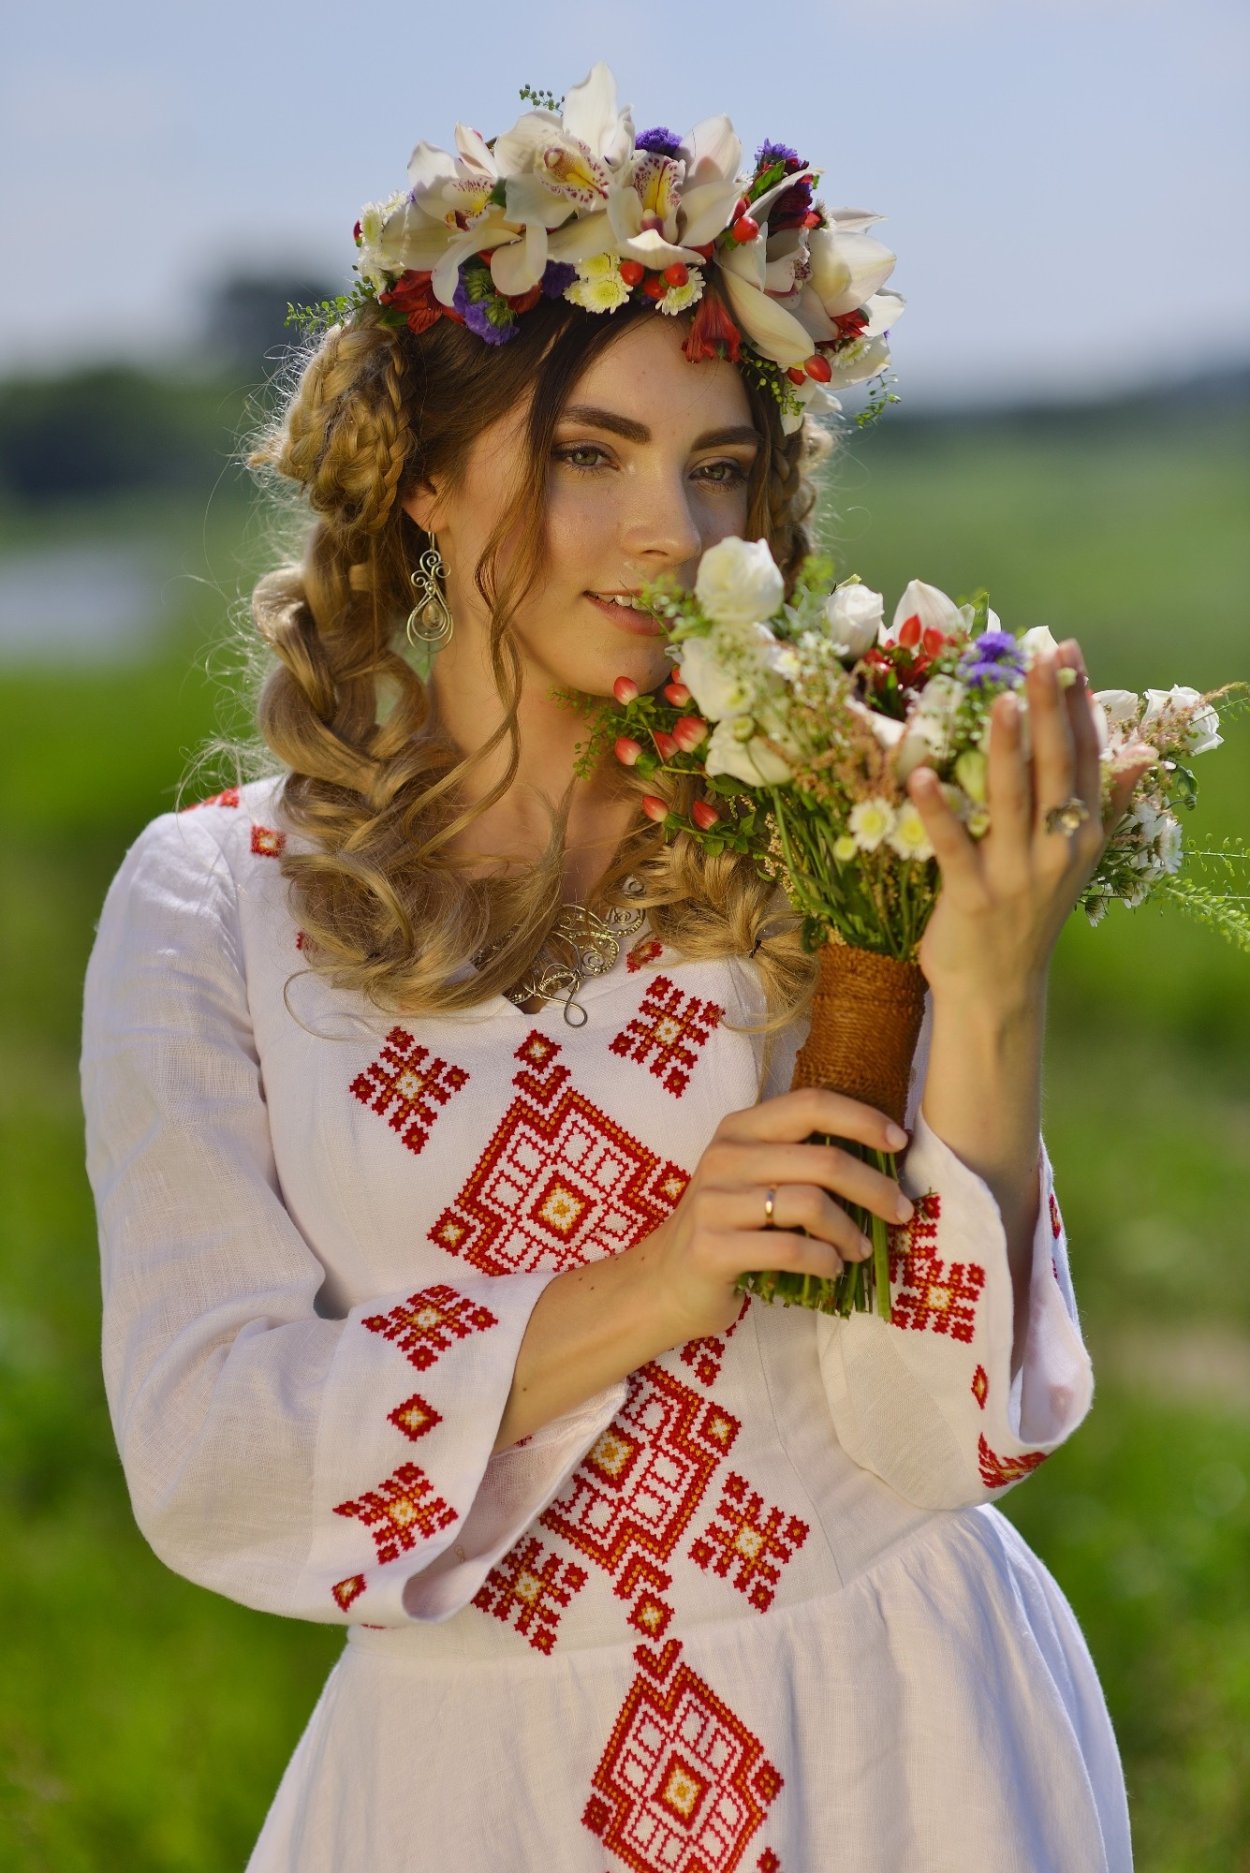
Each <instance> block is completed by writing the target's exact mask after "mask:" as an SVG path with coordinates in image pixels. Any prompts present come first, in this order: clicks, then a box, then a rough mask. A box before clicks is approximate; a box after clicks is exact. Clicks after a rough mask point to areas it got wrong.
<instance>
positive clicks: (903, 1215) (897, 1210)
mask: <svg viewBox="0 0 1250 1873" xmlns="http://www.w3.org/2000/svg"><path fill="white" fill-rule="evenodd" d="M894 1214H895V1215H896V1216H897V1217H898V1220H899V1222H900V1223H909V1222H910V1221H911V1219H912V1217H913V1216H914V1215H915V1214H916V1206H915V1204H914V1203H909V1202H908V1200H907V1198H906V1197H900V1198H899V1200H898V1202H897V1203H896V1204H895V1205H894Z"/></svg>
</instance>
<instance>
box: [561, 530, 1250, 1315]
mask: <svg viewBox="0 0 1250 1873" xmlns="http://www.w3.org/2000/svg"><path fill="white" fill-rule="evenodd" d="M831 575H832V567H831V566H830V564H829V562H828V561H824V560H820V559H810V560H808V561H807V562H806V563H805V565H804V567H803V568H802V570H801V572H800V574H799V577H798V579H797V581H796V583H795V586H794V589H793V591H792V593H791V595H790V597H789V598H788V599H787V597H786V590H785V581H784V579H783V577H782V574H781V572H780V570H779V568H778V567H777V566H776V564H775V563H774V561H773V559H772V556H771V553H770V552H769V549H768V546H767V544H766V543H765V542H764V541H750V540H739V539H726V540H722V541H720V542H719V543H718V544H717V545H716V546H714V547H711V548H710V549H709V550H708V551H707V552H706V553H705V554H704V555H703V558H702V560H701V561H700V564H699V570H698V574H697V577H696V580H695V585H694V589H693V591H682V590H678V589H676V588H674V587H672V586H668V585H665V584H663V583H661V584H658V585H656V586H654V587H651V588H649V589H648V591H647V592H646V593H645V594H644V598H645V601H646V603H647V604H648V606H649V607H650V609H651V610H652V612H653V613H654V615H655V616H656V617H657V618H659V619H660V620H661V621H662V622H663V623H664V624H665V626H666V630H667V635H668V639H669V643H670V645H671V648H672V653H673V659H674V667H673V672H672V677H671V680H670V681H669V682H667V683H666V684H664V685H663V686H662V687H661V688H660V689H658V690H657V691H655V692H654V693H652V694H643V693H641V692H640V691H639V690H638V687H637V685H636V684H634V683H633V682H632V681H630V680H628V679H624V678H623V679H621V681H620V682H618V684H617V685H616V689H615V698H614V702H613V703H612V704H609V705H607V706H606V707H605V708H604V710H603V711H601V713H600V715H599V717H598V720H597V722H596V725H595V732H594V734H593V736H592V739H591V742H590V744H589V745H588V746H587V748H586V750H585V751H584V765H585V767H586V768H587V770H588V769H589V768H590V767H591V766H593V764H594V763H595V761H596V760H597V759H598V758H599V757H600V754H601V752H602V750H603V748H604V745H605V742H611V743H612V744H613V745H614V747H615V752H616V756H617V758H618V759H619V760H621V761H623V762H625V763H626V764H627V765H629V766H631V767H634V768H636V769H637V770H638V772H639V773H640V775H641V776H643V777H644V778H645V777H653V779H654V785H655V791H654V792H653V793H648V794H647V795H645V796H644V799H643V810H644V811H645V812H647V813H648V814H649V815H650V817H651V818H652V819H653V820H656V821H658V822H660V823H662V824H663V825H664V826H665V828H666V830H667V831H668V832H669V833H671V834H672V835H674V836H683V835H684V836H688V837H692V838H695V839H698V840H699V841H700V842H701V843H702V844H703V845H705V846H706V847H708V848H710V849H711V850H713V851H716V850H726V849H733V850H737V851H740V852H745V853H748V854H750V855H751V856H752V857H753V858H754V859H755V861H756V863H757V864H758V865H759V866H760V868H761V870H762V871H763V872H764V873H765V875H766V876H769V877H771V878H775V879H776V880H777V881H778V882H779V883H780V884H781V885H782V887H783V888H784V890H785V892H786V895H787V897H788V898H789V900H790V903H791V904H792V906H793V907H794V909H795V910H796V911H797V912H798V913H799V915H800V916H801V917H802V919H803V929H804V939H805V942H806V943H807V945H808V947H809V948H810V949H812V950H819V951H820V954H821V979H822V987H823V989H824V990H825V992H826V993H827V994H828V995H829V998H830V1000H836V1003H837V1007H838V1012H839V1021H838V1022H837V1023H835V1024H828V1023H822V1024H820V1039H819V1044H818V1045H817V1024H816V1023H815V1022H814V1023H813V1036H812V1040H811V1041H809V1043H808V1046H807V1047H806V1048H805V1049H804V1050H803V1052H801V1053H800V1056H799V1063H798V1067H797V1068H796V1077H795V1084H796V1085H797V1084H811V1083H813V1081H819V1082H820V1083H823V1084H834V1085H837V1087H838V1090H841V1091H843V1092H847V1093H850V1094H851V1095H852V1096H854V1097H857V1098H861V1099H866V1100H867V1101H868V1102H869V1103H871V1104H875V1105H877V1106H879V1107H881V1108H882V1109H883V1110H885V1111H887V1112H889V1113H890V1115H891V1116H892V1117H894V1118H896V1119H898V1120H899V1121H900V1122H901V1120H902V1118H903V1105H904V1103H905V1099H906V1091H907V1074H908V1068H909V1065H910V1059H911V1054H912V1052H913V1051H914V1046H915V1040H916V1035H917V1032H918V1029H919V1022H920V1017H921V1013H922V1011H923V999H924V982H923V977H922V976H921V974H920V970H919V967H918V965H917V963H916V961H915V958H916V954H917V949H918V946H919V943H920V940H921V937H922V936H923V935H924V930H925V926H926V924H927V922H928V919H929V915H930V913H931V911H932V909H933V906H934V904H935V902H936V900H937V895H938V891H939V888H940V876H939V871H938V865H937V862H936V860H935V858H934V854H933V848H932V845H931V844H930V841H929V838H928V835H927V832H926V829H925V825H924V821H923V819H922V817H921V815H920V813H919V811H918V809H917V808H916V806H915V805H914V803H913V802H912V800H911V798H910V797H909V795H908V792H907V780H908V777H909V775H910V774H911V773H912V772H913V771H914V770H915V769H916V768H917V767H920V766H926V767H929V768H931V769H932V770H933V771H934V773H935V774H936V776H937V778H938V781H939V783H940V786H941V791H942V795H943V797H944V798H945V800H946V803H947V805H948V806H949V807H950V808H951V810H952V811H953V812H954V813H955V814H956V816H957V817H958V818H959V820H960V821H961V822H962V824H963V826H964V827H965V829H966V831H967V833H968V834H969V836H970V837H972V838H973V839H976V840H980V839H983V838H984V837H985V836H986V835H987V834H988V833H989V831H990V829H991V819H990V808H989V798H988V793H989V790H988V754H989V737H990V712H991V709H992V707H993V703H994V700H995V698H996V697H997V696H998V695H1000V694H1001V693H1002V692H1003V691H1005V690H1010V691H1012V692H1013V693H1015V695H1016V700H1017V706H1018V709H1019V711H1020V717H1019V719H1020V728H1021V743H1022V750H1023V753H1024V754H1025V756H1026V758H1027V756H1028V754H1029V733H1028V699H1027V693H1026V686H1025V685H1026V676H1027V673H1028V671H1029V669H1030V667H1031V666H1032V664H1033V662H1034V660H1035V659H1036V658H1037V657H1038V656H1040V655H1048V654H1051V653H1053V652H1054V651H1055V650H1057V648H1058V646H1057V645H1056V643H1055V640H1054V638H1053V637H1052V636H1051V633H1050V632H1049V630H1048V629H1046V627H1045V626H1040V627H1035V628H1034V629H1032V630H1027V631H1024V632H1023V633H1021V634H1016V633H1014V632H1012V631H1009V630H1005V629H1004V628H1003V626H1002V623H1001V621H1000V619H999V618H998V617H997V615H996V614H995V613H994V612H993V611H991V610H990V608H989V604H988V601H987V598H986V595H985V594H984V593H978V594H977V595H975V596H974V597H973V598H972V599H970V600H966V601H962V602H957V601H956V600H954V599H952V598H950V597H948V596H947V594H946V593H944V592H942V591H939V590H938V589H937V588H936V587H935V586H931V585H927V584H925V583H924V582H923V581H921V580H918V579H916V580H912V582H911V583H910V584H909V585H908V586H907V588H906V590H905V591H904V592H903V594H902V596H901V598H900V599H899V601H898V603H897V605H896V606H895V607H894V610H893V613H892V615H891V616H890V618H889V620H888V621H887V617H886V605H885V600H884V598H883V596H882V594H881V593H879V592H875V591H873V590H871V588H869V587H868V586H866V585H865V584H863V582H862V581H860V580H859V579H858V578H855V577H852V578H847V579H843V580H842V581H840V582H838V583H836V584H833V583H832V579H831ZM1075 674H1076V673H1075V671H1069V670H1063V669H1061V670H1060V672H1059V675H1060V680H1061V681H1064V680H1067V681H1069V682H1070V681H1073V680H1075ZM1247 700H1250V689H1248V688H1247V686H1246V685H1245V684H1230V685H1227V686H1226V687H1225V688H1224V689H1222V690H1220V691H1214V692H1211V693H1209V694H1202V693H1200V692H1199V691H1197V690H1195V689H1190V688H1185V687H1181V686H1177V687H1175V688H1173V689H1171V690H1168V691H1161V690H1147V691H1146V692H1145V694H1144V695H1140V696H1139V695H1137V694H1136V693H1135V692H1133V691H1129V690H1105V691H1102V692H1100V693H1099V694H1097V695H1096V696H1095V698H1094V702H1095V710H1094V714H1095V724H1096V728H1097V733H1098V739H1099V747H1100V762H1101V771H1102V799H1103V808H1104V823H1105V820H1106V817H1107V814H1108V811H1109V809H1110V803H1111V800H1112V798H1113V795H1114V794H1116V793H1117V792H1119V791H1120V790H1118V789H1117V777H1118V776H1121V775H1127V774H1128V773H1129V772H1130V771H1133V772H1136V771H1138V770H1140V769H1141V768H1142V761H1143V755H1144V754H1145V755H1148V756H1149V757H1150V764H1149V765H1148V766H1147V767H1146V768H1145V771H1144V772H1138V777H1137V779H1136V780H1135V782H1134V784H1133V786H1132V791H1131V794H1130V796H1129V799H1128V805H1127V810H1126V811H1124V812H1123V814H1122V817H1121V818H1120V819H1119V822H1118V824H1117V825H1116V826H1115V828H1114V829H1113V831H1112V833H1111V836H1110V838H1109V840H1108V842H1107V845H1106V847H1105V850H1104V852H1103V855H1102V857H1101V859H1100V861H1099V864H1098V867H1097V869H1096V871H1095V873H1094V875H1093V877H1092V878H1091V879H1090V881H1089V883H1088V885H1087V886H1086V887H1085V890H1084V891H1083V893H1082V897H1081V900H1080V901H1081V903H1082V905H1083V906H1084V908H1085V910H1086V913H1087V915H1088V916H1089V918H1090V921H1091V922H1094V923H1097V922H1098V921H1099V920H1100V919H1101V918H1102V917H1103V916H1104V915H1105V913H1106V910H1107V907H1108V905H1109V904H1110V903H1111V902H1112V901H1114V900H1115V899H1119V900H1120V901H1121V902H1122V903H1123V904H1125V905H1128V906H1129V907H1131V908H1135V907H1137V906H1138V905H1140V904H1142V903H1144V902H1145V901H1146V900H1147V899H1148V898H1151V897H1160V896H1165V895H1166V896H1169V897H1173V898H1175V899H1176V900H1177V901H1178V902H1179V903H1180V904H1181V905H1182V907H1183V908H1186V909H1188V910H1190V911H1192V912H1194V913H1195V914H1196V915H1198V916H1199V917H1201V918H1202V919H1203V921H1206V922H1208V923H1210V924H1212V925H1213V926H1214V927H1216V928H1218V929H1220V930H1221V931H1222V932H1223V933H1224V934H1226V935H1228V936H1229V937H1231V938H1232V939H1233V940H1235V941H1237V942H1238V943H1240V944H1241V945H1242V946H1243V947H1245V948H1248V949H1250V917H1247V916H1246V914H1245V912H1244V911H1243V910H1241V909H1240V902H1241V900H1240V899H1239V898H1238V897H1236V896H1235V895H1228V894H1222V893H1218V892H1215V891H1212V890H1210V889H1207V888H1206V887H1204V886H1202V885H1199V884H1196V883H1195V882H1193V881H1192V880H1191V879H1189V878H1182V877H1181V867H1182V863H1183V860H1184V858H1185V852H1184V846H1183V839H1182V832H1181V823H1180V818H1179V816H1178V809H1179V811H1185V810H1187V809H1189V808H1192V806H1193V805H1194V803H1195V801H1196V797H1197V787H1196V782H1195V780H1194V776H1193V772H1192V769H1191V765H1190V763H1191V762H1192V761H1193V760H1194V758H1195V757H1196V756H1197V755H1199V754H1203V753H1206V752H1208V751H1209V750H1211V749H1213V748H1216V747H1218V746H1219V745H1220V743H1221V740H1222V737H1221V735H1220V733H1219V729H1220V717H1219V713H1218V712H1217V709H1216V707H1215V704H1216V702H1217V701H1218V702H1220V705H1221V708H1223V710H1224V712H1225V714H1226V715H1227V713H1228V711H1229V710H1230V708H1237V707H1244V706H1245V704H1246V702H1247ZM692 781H693V782H694V783H695V786H696V788H697V792H696V793H695V794H694V797H691V782H692ZM1074 809H1076V810H1078V811H1080V812H1082V813H1084V812H1085V809H1084V807H1083V803H1082V802H1080V801H1075V802H1070V803H1067V805H1066V806H1064V807H1062V808H1057V809H1055V812H1054V813H1053V814H1052V815H1051V818H1052V820H1053V821H1054V830H1056V831H1066V830H1070V829H1071V828H1070V826H1069V825H1068V822H1067V820H1066V819H1065V815H1067V814H1070V813H1071V812H1072V811H1073V810H1074ZM1086 816H1087V814H1086ZM1202 856H1204V857H1212V856H1213V857H1215V858H1216V859H1217V860H1220V861H1222V862H1223V863H1225V864H1226V865H1236V864H1237V863H1241V862H1245V861H1246V860H1247V859H1250V852H1247V851H1246V850H1244V849H1242V848H1237V849H1233V848H1231V847H1225V848H1223V849H1222V850H1220V851H1219V852H1216V853H1214V854H1211V853H1205V854H1203V855H1202ZM820 993H821V989H818V990H817V994H818V996H819V995H820ZM861 1017H862V1019H860V1018H861ZM832 1029H840V1030H841V1031H842V1032H843V1033H844V1035H845V1036H846V1044H845V1045H844V1046H841V1045H840V1044H839V1043H838V1042H837V1040H836V1035H835V1037H834V1039H833V1040H831V1039H830V1032H831V1030H832ZM866 1037H871V1038H870V1040H869V1043H868V1044H867V1045H865V1039H866ZM831 1050H832V1051H831ZM856 1149H859V1150H861V1152H862V1154H863V1155H865V1156H868V1157H870V1158H871V1159H872V1161H873V1162H874V1163H876V1164H877V1165H878V1167H879V1168H882V1169H884V1170H886V1171H887V1172H888V1174H890V1175H893V1174H894V1170H895V1167H894V1164H893V1161H892V1158H891V1157H890V1156H888V1155H887V1154H881V1153H872V1152H870V1151H868V1149H867V1148H866V1147H856ZM855 1220H856V1222H857V1223H859V1225H860V1227H861V1228H863V1229H864V1230H865V1232H866V1233H868V1234H870V1235H871V1236H872V1238H873V1243H874V1255H873V1258H872V1260H871V1261H870V1262H866V1263H861V1264H857V1265H855V1266H854V1267H853V1268H850V1269H848V1270H847V1271H846V1272H845V1273H844V1274H843V1275H842V1276H840V1277H839V1278H838V1280H837V1281H817V1280H816V1279H815V1278H814V1277H810V1276H808V1277H800V1276H795V1275H787V1274H773V1273H762V1274H757V1275H749V1276H745V1277H743V1282H742V1284H741V1285H743V1286H745V1287H749V1288H751V1289H752V1290H753V1291H754V1292H756V1293H759V1294H761V1295H763V1296H764V1297H765V1298H768V1299H773V1298H776V1299H780V1300H783V1301H787V1302H788V1301H799V1302H801V1303H802V1304H804V1305H807V1306H813V1307H818V1308H820V1309H822V1310H824V1311H830V1312H832V1311H838V1312H843V1313H846V1312H849V1311H850V1310H851V1309H852V1308H857V1307H858V1308H864V1307H872V1306H875V1307H876V1308H877V1310H878V1311H879V1312H880V1313H882V1314H883V1315H884V1316H885V1317H886V1318H888V1317H889V1294H890V1264H889V1241H888V1234H887V1230H886V1226H885V1224H884V1223H882V1222H881V1221H880V1219H879V1218H876V1217H873V1216H871V1215H870V1214H869V1213H867V1212H863V1213H859V1212H856V1213H855Z"/></svg>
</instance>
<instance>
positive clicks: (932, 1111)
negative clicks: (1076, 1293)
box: [921, 982, 1046, 1349]
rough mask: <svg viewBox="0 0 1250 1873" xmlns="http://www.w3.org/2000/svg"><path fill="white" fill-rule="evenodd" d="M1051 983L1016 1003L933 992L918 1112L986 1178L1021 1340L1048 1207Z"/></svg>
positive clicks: (1015, 999)
mask: <svg viewBox="0 0 1250 1873" xmlns="http://www.w3.org/2000/svg"><path fill="white" fill-rule="evenodd" d="M1045 1025H1046V988H1045V983H1044V982H1043V983H1040V984H1037V985H1036V986H1034V987H1032V988H1031V989H1029V990H1028V991H1027V992H1022V993H1021V994H1020V995H1019V996H1017V997H1013V998H1011V999H1007V998H1002V997H989V996H987V997H978V998H977V999H976V1000H975V1001H972V1000H969V999H966V998H960V997H951V996H946V997H944V996H943V995H942V994H941V993H939V992H938V991H936V990H935V991H934V994H933V1027H932V1044H931V1047H930V1052H929V1067H928V1073H927V1075H926V1078H925V1086H924V1093H923V1096H922V1099H921V1109H922V1111H923V1113H924V1116H925V1120H926V1122H927V1123H928V1124H929V1125H930V1126H931V1127H932V1129H933V1130H934V1131H935V1132H936V1133H937V1135H938V1137H939V1138H941V1139H942V1141H943V1143H944V1144H946V1145H948V1146H949V1147H950V1149H951V1150H952V1151H953V1152H954V1153H955V1155H956V1157H958V1158H960V1159H961V1160H962V1161H963V1163H965V1164H966V1165H967V1166H968V1168H969V1170H972V1171H975V1172H976V1174H977V1175H978V1176H979V1177H981V1178H983V1179H984V1180H985V1182H986V1184H987V1185H988V1186H989V1188H990V1191H991V1193H992V1194H993V1197H994V1200H995V1202H996V1203H997V1204H998V1207H999V1210H1000V1211H1001V1213H1002V1218H1003V1227H1004V1229H1005V1231H1006V1236H1007V1255H1008V1260H1009V1262H1010V1266H1011V1273H1012V1281H1013V1285H1014V1289H1015V1301H1016V1307H1015V1321H1016V1334H1015V1343H1016V1347H1017V1349H1019V1348H1020V1347H1021V1346H1022V1345H1023V1339H1024V1329H1025V1327H1026V1325H1027V1321H1028V1295H1029V1276H1030V1272H1031V1260H1032V1244H1033V1234H1034V1230H1035V1229H1036V1226H1037V1213H1038V1206H1039V1204H1040V1201H1041V1171H1040V1167H1041V1154H1040V1137H1041V1069H1042V1040H1043V1034H1044V1030H1045Z"/></svg>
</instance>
